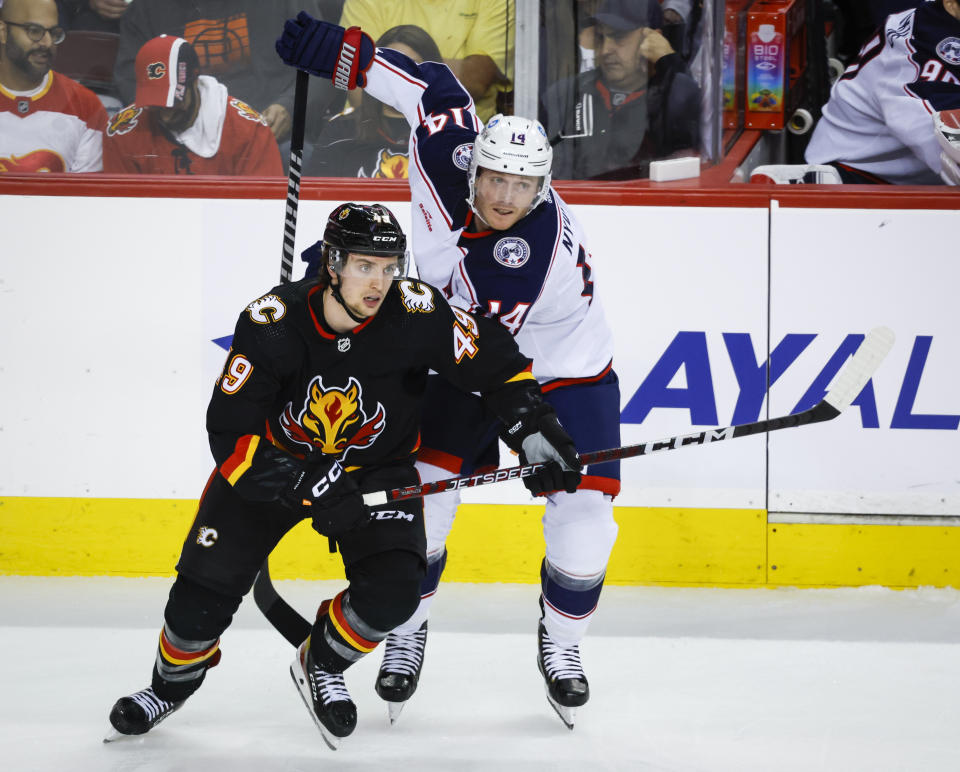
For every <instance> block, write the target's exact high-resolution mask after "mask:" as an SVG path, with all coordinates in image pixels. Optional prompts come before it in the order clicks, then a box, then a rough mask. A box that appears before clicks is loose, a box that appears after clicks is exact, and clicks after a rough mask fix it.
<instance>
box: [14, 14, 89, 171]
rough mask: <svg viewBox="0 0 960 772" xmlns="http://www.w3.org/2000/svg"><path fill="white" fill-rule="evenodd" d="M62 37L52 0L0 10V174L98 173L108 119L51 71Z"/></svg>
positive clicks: (86, 95) (84, 90)
mask: <svg viewBox="0 0 960 772" xmlns="http://www.w3.org/2000/svg"><path fill="white" fill-rule="evenodd" d="M63 38H64V31H63V28H62V27H60V26H59V24H58V16H57V4H56V3H55V2H54V0H6V2H4V3H3V4H2V5H0V172H98V171H100V169H101V168H102V165H103V127H104V125H105V124H106V122H107V114H106V112H105V111H104V109H103V105H102V104H101V103H100V100H99V99H98V98H97V95H96V94H94V93H93V92H92V91H90V90H89V89H87V88H85V87H84V86H81V85H80V84H79V83H77V82H76V81H73V80H70V78H67V77H66V76H64V75H61V74H60V73H58V72H54V71H53V69H52V68H53V62H54V57H55V54H56V48H57V45H59V44H60V43H62V42H63Z"/></svg>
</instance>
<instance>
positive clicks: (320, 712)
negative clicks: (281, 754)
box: [290, 638, 357, 751]
mask: <svg viewBox="0 0 960 772" xmlns="http://www.w3.org/2000/svg"><path fill="white" fill-rule="evenodd" d="M290 675H291V676H292V678H293V682H294V683H295V684H296V685H297V689H298V690H299V691H300V697H301V698H302V699H303V704H304V705H306V706H307V710H309V711H310V716H311V718H313V722H314V723H315V724H316V725H317V729H319V730H320V734H321V735H322V736H323V741H324V742H325V743H326V744H327V746H328V747H329V748H330V750H334V751H335V750H337V748H339V747H340V741H341V740H342V739H343V738H344V737H346V736H347V735H349V734H351V733H352V732H353V730H354V729H356V728H357V706H356V705H354V704H353V700H351V699H350V692H348V691H347V685H346V683H345V682H344V680H343V673H328V672H326V671H325V670H321V669H320V668H319V667H317V666H316V665H315V664H314V663H313V657H311V656H310V639H309V638H307V640H305V641H304V642H303V643H301V644H300V648H298V649H297V656H296V659H294V660H293V663H292V664H291V665H290Z"/></svg>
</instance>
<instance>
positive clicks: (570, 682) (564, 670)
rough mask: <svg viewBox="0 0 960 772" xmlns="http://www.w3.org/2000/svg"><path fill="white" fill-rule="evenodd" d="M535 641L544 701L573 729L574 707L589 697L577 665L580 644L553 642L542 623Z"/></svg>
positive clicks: (580, 668) (587, 687)
mask: <svg viewBox="0 0 960 772" xmlns="http://www.w3.org/2000/svg"><path fill="white" fill-rule="evenodd" d="M537 643H538V651H537V667H539V668H540V673H541V674H542V675H543V680H544V681H545V682H546V687H547V700H548V701H549V703H550V705H551V706H552V707H553V709H554V710H555V711H557V715H558V716H560V720H561V721H563V723H564V724H566V725H567V729H573V720H574V717H575V715H576V709H577V708H579V707H580V706H581V705H585V704H586V702H587V700H589V699H590V685H589V684H588V683H587V677H586V676H585V675H584V673H583V666H582V665H581V664H580V647H579V646H578V645H577V644H574V645H573V646H567V647H561V646H558V645H557V644H555V643H554V642H553V641H552V640H550V635H549V634H548V633H547V630H546V628H545V627H544V626H543V622H541V623H540V627H539V629H538V630H537Z"/></svg>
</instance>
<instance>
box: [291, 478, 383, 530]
mask: <svg viewBox="0 0 960 772" xmlns="http://www.w3.org/2000/svg"><path fill="white" fill-rule="evenodd" d="M283 499H284V501H285V502H286V503H287V504H289V505H290V506H291V507H292V508H294V509H296V508H298V507H309V508H310V516H311V519H312V520H313V528H314V530H316V531H318V532H319V533H322V534H323V535H324V536H332V537H337V536H340V535H341V534H344V533H346V532H347V531H352V530H353V529H354V528H359V527H361V526H363V525H366V524H367V523H368V522H369V521H370V510H369V509H368V508H367V505H366V504H364V503H363V496H362V495H360V489H359V488H358V487H357V484H356V483H355V482H354V481H353V480H351V479H350V476H349V475H348V474H347V473H346V472H345V471H344V470H343V467H342V466H340V464H339V462H337V461H336V460H335V459H330V460H329V461H326V462H324V463H322V464H308V465H306V466H304V467H302V468H301V469H300V470H299V471H298V472H297V473H296V474H295V475H294V476H293V480H292V482H291V483H290V485H289V487H288V488H287V490H286V491H285V493H284V495H283Z"/></svg>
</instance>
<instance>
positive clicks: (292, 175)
mask: <svg viewBox="0 0 960 772" xmlns="http://www.w3.org/2000/svg"><path fill="white" fill-rule="evenodd" d="M309 85H310V75H309V74H308V73H306V72H304V71H303V70H297V84H296V86H295V88H294V91H293V127H292V128H291V130H290V169H289V172H288V173H287V209H286V215H285V217H284V221H283V255H282V256H281V258H280V282H281V283H282V284H286V283H287V282H288V281H290V280H292V279H293V247H294V242H295V241H296V237H297V208H298V207H299V206H300V170H301V167H302V165H303V134H304V131H305V129H306V124H307V88H308V86H309Z"/></svg>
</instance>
